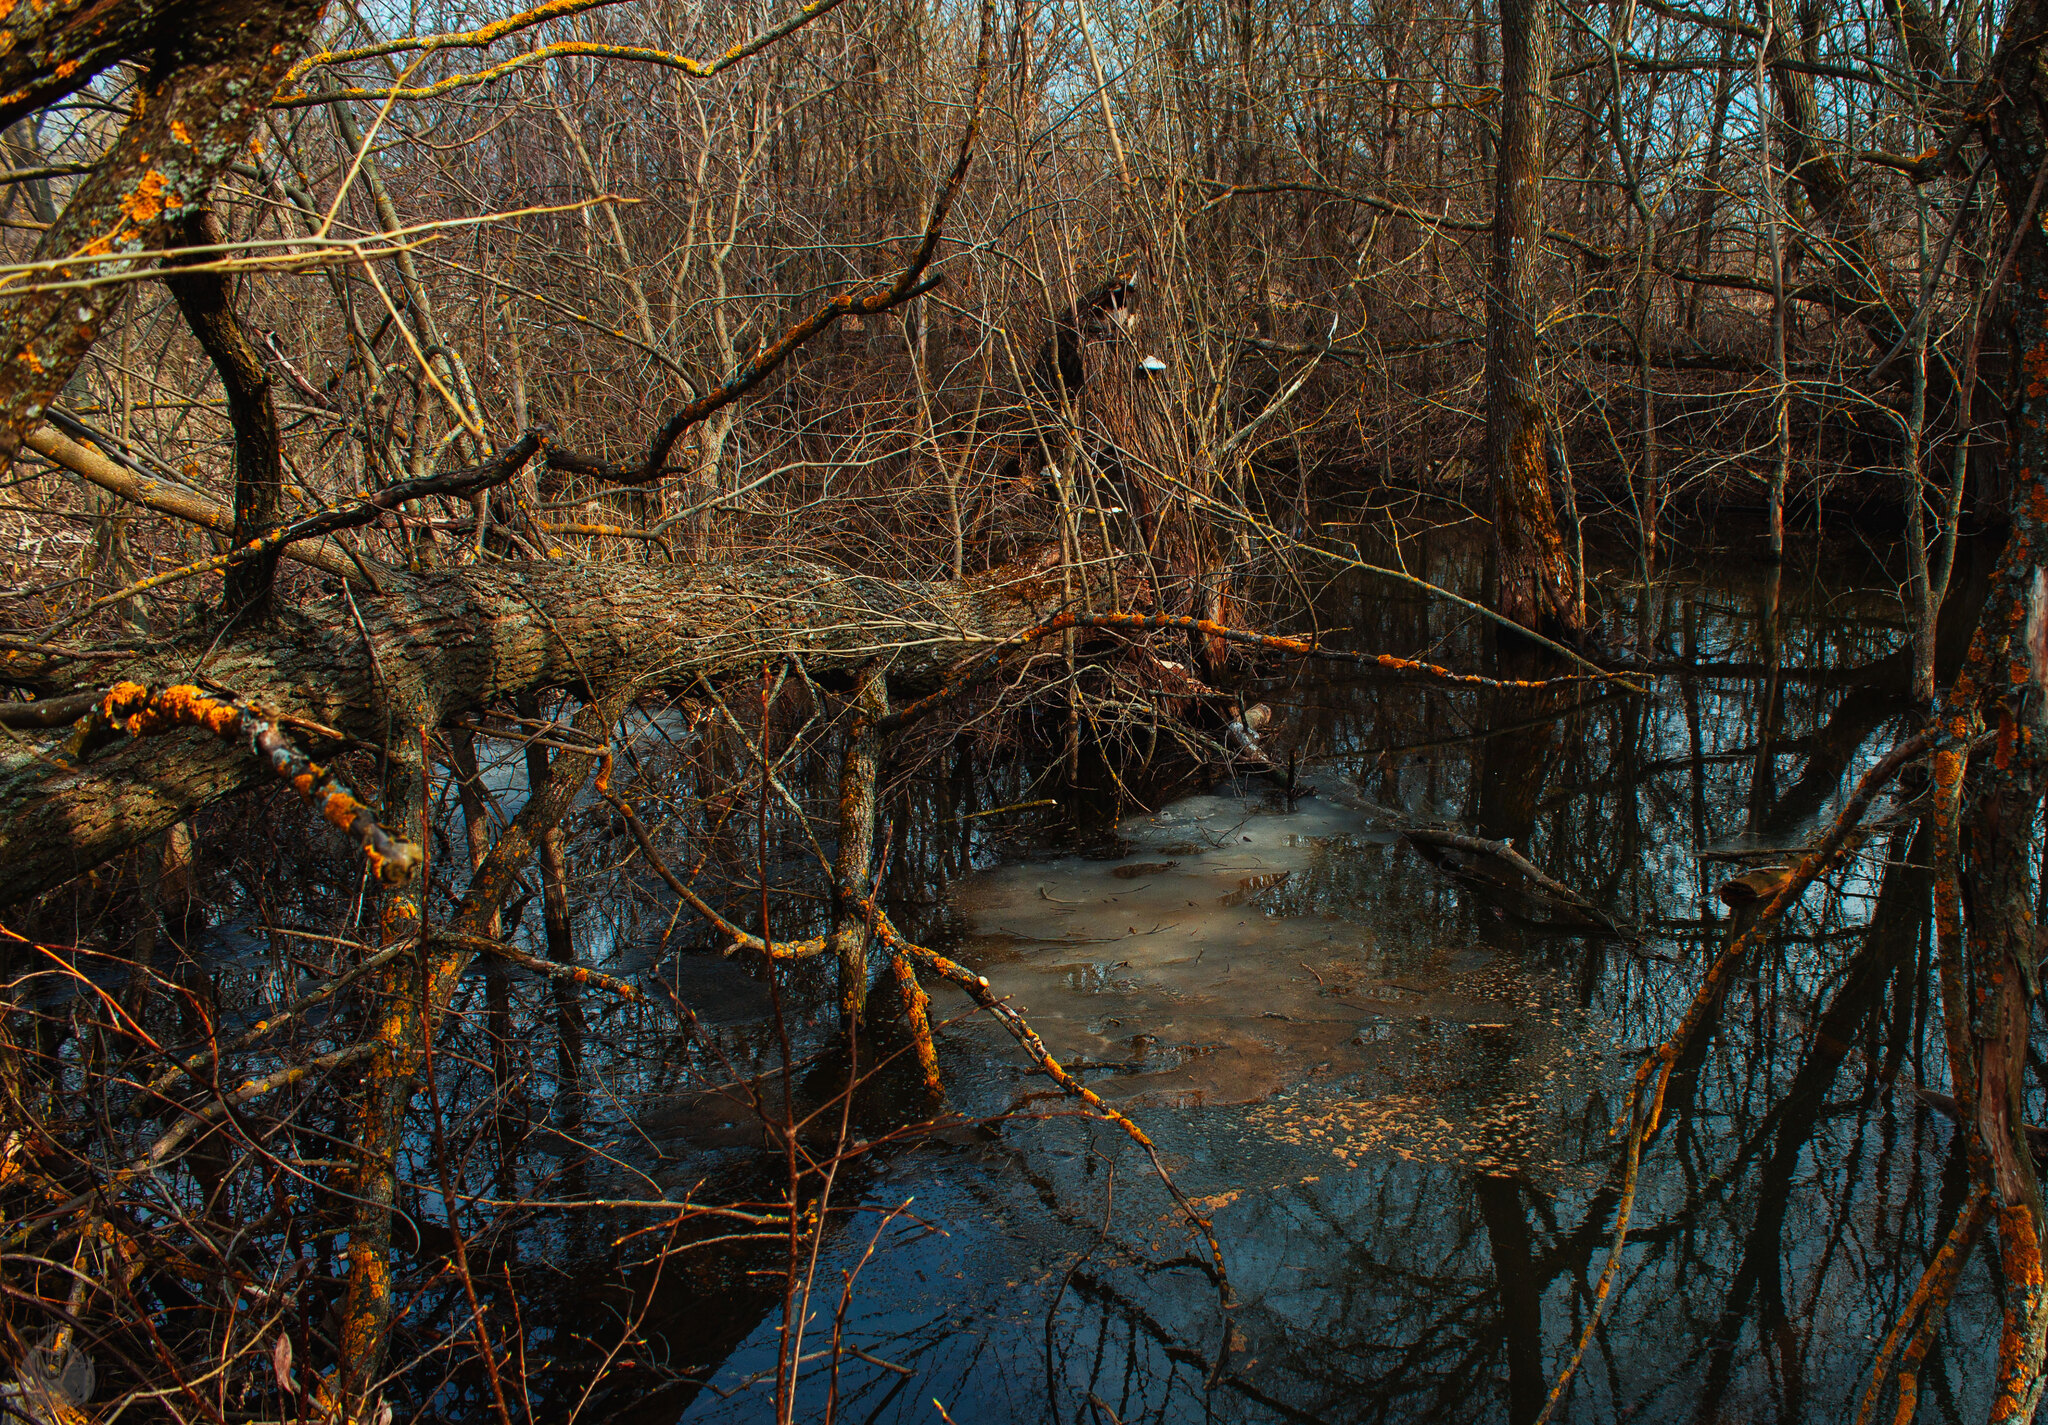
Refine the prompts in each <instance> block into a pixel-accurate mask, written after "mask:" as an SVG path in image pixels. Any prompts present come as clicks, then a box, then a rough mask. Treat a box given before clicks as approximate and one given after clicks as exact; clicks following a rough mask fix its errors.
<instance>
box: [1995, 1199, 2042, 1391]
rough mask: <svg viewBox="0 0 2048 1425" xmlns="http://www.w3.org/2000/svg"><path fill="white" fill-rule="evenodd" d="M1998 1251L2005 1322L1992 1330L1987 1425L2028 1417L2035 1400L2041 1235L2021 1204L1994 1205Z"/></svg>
mask: <svg viewBox="0 0 2048 1425" xmlns="http://www.w3.org/2000/svg"><path fill="white" fill-rule="evenodd" d="M1998 1255H1999V1261H2000V1265H2001V1266H2002V1267H2003V1268H2004V1274H2005V1290H2006V1304H2005V1322H2004V1325H2003V1328H2002V1329H2001V1330H2000V1331H1999V1333H1998V1395H1997V1396H1996V1398H1994V1399H1993V1400H1992V1402H1991V1411H1990V1415H1989V1419H1990V1420H1991V1421H1992V1425H1999V1422H2001V1421H2007V1420H2015V1421H2016V1420H2031V1419H2033V1418H2034V1407H2035V1405H2036V1404H2038V1403H2039V1401H2040V1398H2041V1346H2042V1337H2043V1327H2044V1319H2048V1303H2044V1302H2043V1300H2042V1281H2041V1239H2040V1236H2039V1234H2038V1232H2037V1231H2036V1230H2035V1223H2034V1214H2033V1212H2032V1211H2031V1210H2030V1209H2029V1208H2028V1207H2027V1205H2026V1204H2025V1203H2024V1202H2018V1203H2000V1204H1999V1206H1998Z"/></svg>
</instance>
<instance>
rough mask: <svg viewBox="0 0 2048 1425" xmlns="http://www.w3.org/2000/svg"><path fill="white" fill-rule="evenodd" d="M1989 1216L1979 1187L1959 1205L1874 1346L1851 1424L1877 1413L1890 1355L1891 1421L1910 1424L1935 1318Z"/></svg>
mask: <svg viewBox="0 0 2048 1425" xmlns="http://www.w3.org/2000/svg"><path fill="white" fill-rule="evenodd" d="M1990 1215H1991V1195H1990V1194H1989V1193H1988V1192H1986V1191H1985V1190H1984V1189H1983V1188H1982V1187H1981V1186H1980V1187H1978V1188H1976V1189H1975V1190H1974V1191H1972V1192H1971V1194H1970V1200H1969V1201H1968V1202H1966V1203H1964V1204H1963V1210H1962V1211H1961V1212H1959V1213H1958V1214H1956V1221H1955V1225H1954V1226H1953V1227H1951V1228H1950V1229H1949V1234H1948V1237H1947V1239H1946V1240H1945V1241H1944V1242H1943V1243H1942V1244H1941V1250H1940V1251H1939V1252H1936V1253H1935V1254H1934V1260H1933V1261H1931V1262H1929V1263H1928V1264H1927V1270H1926V1271H1924V1272H1922V1273H1921V1274H1920V1283H1919V1285H1918V1286H1916V1287H1915V1288H1914V1289H1913V1295H1912V1297H1911V1298H1910V1299H1908V1300H1907V1302H1906V1309H1905V1310H1903V1311H1901V1312H1900V1313H1899V1319H1898V1320H1897V1321H1895V1322H1893V1323H1892V1329H1891V1331H1890V1333H1889V1334H1887V1335H1886V1336H1885V1338H1884V1344H1883V1345H1882V1346H1880V1347H1879V1348H1878V1352H1877V1360H1876V1362H1875V1363H1874V1364H1873V1365H1872V1366H1871V1368H1870V1384H1869V1385H1867V1386H1865V1387H1864V1390H1863V1404H1862V1405H1861V1406H1860V1407H1859V1408H1858V1409H1857V1411H1856V1425H1869V1422H1870V1421H1871V1420H1872V1419H1873V1418H1874V1416H1875V1412H1876V1410H1877V1402H1878V1397H1879V1394H1880V1393H1881V1392H1882V1391H1883V1389H1884V1382H1885V1377H1886V1375H1888V1374H1889V1373H1890V1370H1891V1363H1892V1360H1893V1358H1894V1357H1895V1356H1896V1357H1897V1359H1898V1361H1899V1407H1898V1413H1897V1416H1896V1419H1897V1420H1899V1421H1901V1422H1905V1423H1906V1425H1911V1421H1912V1419H1913V1410H1914V1406H1915V1404H1916V1402H1917V1401H1918V1398H1919V1379H1920V1362H1921V1361H1922V1360H1924V1359H1925V1358H1926V1356H1927V1352H1928V1349H1929V1348H1930V1347H1931V1346H1932V1345H1933V1344H1934V1338H1935V1335H1936V1333H1937V1331H1938V1330H1939V1328H1940V1325H1941V1318H1942V1314H1943V1312H1944V1310H1945V1309H1946V1307H1947V1305H1948V1298H1949V1293H1951V1292H1952V1291H1954V1290H1955V1285H1956V1279H1957V1278H1958V1277H1960V1276H1961V1275H1962V1272H1963V1263H1964V1261H1965V1260H1967V1258H1968V1257H1969V1253H1970V1248H1971V1247H1972V1246H1973V1245H1974V1244H1975V1243H1976V1241H1977V1234H1978V1233H1979V1232H1981V1231H1983V1230H1984V1223H1985V1221H1986V1219H1988V1218H1989V1217H1990ZM1916 1319H1917V1320H1918V1322H1919V1328H1918V1329H1917V1330H1916V1331H1914V1333H1913V1338H1912V1342H1911V1344H1909V1345H1908V1346H1907V1347H1906V1349H1905V1352H1904V1354H1903V1355H1901V1354H1899V1350H1898V1347H1899V1341H1900V1339H1901V1338H1902V1337H1903V1336H1904V1334H1905V1332H1906V1331H1907V1329H1908V1328H1910V1327H1912V1326H1913V1324H1914V1322H1915V1320H1916Z"/></svg>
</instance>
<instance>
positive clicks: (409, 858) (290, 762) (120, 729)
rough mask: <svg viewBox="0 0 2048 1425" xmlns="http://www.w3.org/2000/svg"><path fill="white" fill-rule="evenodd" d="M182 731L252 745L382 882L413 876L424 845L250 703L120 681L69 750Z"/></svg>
mask: <svg viewBox="0 0 2048 1425" xmlns="http://www.w3.org/2000/svg"><path fill="white" fill-rule="evenodd" d="M183 727H193V728H198V729H200V730H201V731H203V732H209V733H212V734H213V735H214V736H215V737H218V738H220V739H221V740H222V741H223V742H235V741H244V742H246V744H247V746H248V749H249V751H250V752H251V753H252V754H254V755H255V756H257V757H260V758H262V759H263V761H264V763H265V764H266V765H268V766H269V768H270V769H271V771H273V772H275V773H276V774H277V775H278V776H279V777H280V778H282V779H283V780H284V781H286V782H288V783H290V784H291V787H292V789H293V790H294V791H296V792H297V793H298V794H299V795H300V796H301V797H304V798H305V799H306V802H307V803H308V804H309V805H311V806H313V807H315V808H316V809H317V810H318V812H319V814H320V817H321V819H322V820H324V821H326V822H327V823H328V824H330V825H332V826H334V827H336V828H337V829H339V830H340V831H342V832H344V833H346V834H347V836H348V837H349V839H350V840H351V841H353V842H355V844H356V846H357V847H358V849H360V850H361V851H362V853H363V855H364V857H365V858H366V859H367V860H368V861H369V863H370V870H371V872H372V874H374V875H375V876H376V877H377V879H378V880H379V881H380V882H382V883H383V884H384V885H386V886H391V887H399V886H403V885H405V884H406V883H407V882H408V881H410V880H411V879H412V874H413V871H414V869H415V868H416V867H418V865H419V862H420V849H419V847H417V846H415V845H413V843H411V842H410V841H405V840H402V839H400V838H398V837H395V836H393V835H391V834H390V833H389V832H388V831H386V830H385V829H384V827H383V826H382V825H381V824H379V822H378V820H377V814H376V813H375V812H374V811H373V810H371V808H370V807H369V806H368V805H367V804H366V803H365V802H364V801H363V800H362V799H361V798H360V797H358V796H357V795H356V794H355V793H354V792H353V791H351V790H350V789H349V787H348V784H347V783H345V782H343V781H342V780H341V779H340V778H339V777H337V776H336V775H335V774H334V771H333V770H332V769H331V768H328V767H324V766H322V765H321V764H319V763H317V762H315V761H313V760H312V759H311V758H310V757H308V756H307V755H306V753H305V752H304V751H303V750H302V749H301V748H300V747H299V745H298V744H297V743H295V742H293V741H292V739H291V738H290V737H289V736H288V735H287V734H286V733H285V732H284V731H283V729H281V728H279V727H278V726H277V725H276V724H275V723H274V722H272V721H271V720H270V719H269V718H268V717H266V716H265V715H264V714H263V713H262V712H261V711H259V710H258V709H257V708H255V707H253V706H251V705H249V704H246V703H242V702H238V701H235V700H233V699H229V698H220V697H215V696H214V695H213V694H211V693H208V692H207V691H205V690H204V689H203V688H198V687H195V686H193V685H192V684H190V683H178V684H174V685H172V686H171V687H168V688H162V689H159V690H157V691H156V692H151V691H150V690H149V688H148V687H146V686H145V685H143V684H141V683H135V682H120V683H116V684H115V685H114V686H113V687H112V688H111V689H109V690H108V692H107V695H106V696H105V697H104V698H101V699H100V701H99V704H98V706H96V707H95V708H94V709H93V711H92V713H91V714H90V715H89V716H87V717H86V718H84V719H82V720H81V721H80V722H79V725H78V730H77V731H76V732H74V733H73V734H72V736H71V738H70V740H69V742H68V743H67V744H66V750H67V751H68V752H70V753H71V755H73V756H76V757H78V758H80V759H83V758H85V757H88V756H90V755H91V754H92V753H93V752H94V751H96V750H97V749H98V748H100V747H103V746H105V745H106V744H107V743H108V742H111V741H113V740H114V739H116V738H118V737H120V736H121V735H123V734H126V735H127V736H129V737H154V736H158V735H160V734H163V733H166V732H172V731H175V730H177V729H178V728H183Z"/></svg>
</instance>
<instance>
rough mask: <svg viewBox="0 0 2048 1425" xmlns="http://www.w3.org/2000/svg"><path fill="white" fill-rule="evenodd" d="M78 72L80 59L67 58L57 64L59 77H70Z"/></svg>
mask: <svg viewBox="0 0 2048 1425" xmlns="http://www.w3.org/2000/svg"><path fill="white" fill-rule="evenodd" d="M76 73H78V61H77V60H75V59H67V60H65V61H64V62H63V63H62V64H60V65H58V66H57V77H58V78H59V79H69V78H70V77H71V76H72V75H74V74H76Z"/></svg>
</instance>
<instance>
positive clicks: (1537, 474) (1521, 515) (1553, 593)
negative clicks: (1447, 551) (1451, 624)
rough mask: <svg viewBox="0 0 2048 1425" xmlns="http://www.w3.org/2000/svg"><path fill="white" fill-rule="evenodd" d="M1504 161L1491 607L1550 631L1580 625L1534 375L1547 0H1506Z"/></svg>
mask: <svg viewBox="0 0 2048 1425" xmlns="http://www.w3.org/2000/svg"><path fill="white" fill-rule="evenodd" d="M1500 37H1501V43H1500V50H1501V71H1500V78H1501V82H1500V91H1501V93H1500V150H1499V152H1500V158H1499V162H1498V164H1497V165H1496V167H1495V170H1494V210H1493V261H1492V267H1491V272H1490V278H1489V281H1488V283H1487V289H1486V454H1487V464H1488V476H1489V479H1490V480H1491V481H1492V486H1493V548H1494V559H1495V578H1496V588H1495V596H1494V606H1495V607H1496V608H1498V609H1499V610H1500V611H1501V612H1502V613H1504V614H1506V615H1507V616H1508V617H1509V618H1512V619H1514V620H1516V621H1517V622H1518V623H1522V624H1525V625H1527V626H1528V627H1530V628H1534V629H1538V630H1540V631H1542V632H1546V633H1564V634H1572V633H1576V632H1578V631H1579V629H1580V627H1581V624H1582V619H1581V617H1580V612H1579V609H1578V606H1577V604H1576V601H1575V600H1574V599H1573V598H1572V577H1571V568H1570V566H1569V564H1568V563H1567V561H1566V559H1565V553H1564V540H1563V538H1562V536H1561V535H1560V534H1559V533H1558V527H1557V512H1556V510H1555V508H1554V507H1553V505H1552V503H1551V498H1550V468H1549V459H1548V455H1547V451H1546V448H1545V447H1546V441H1545V432H1546V428H1547V420H1546V417H1545V413H1544V406H1543V390H1542V386H1541V383H1540V380H1539V378H1538V375H1537V371H1536V351H1537V342H1536V264H1537V260H1538V258H1539V256H1540V254H1541V252H1542V244H1543V179H1544V173H1545V162H1544V149H1543V125H1544V115H1545V111H1546V109H1547V108H1548V99H1549V90H1550V60H1551V45H1552V41H1551V20H1550V7H1549V3H1548V0H1503V3H1502V5H1501V24H1500Z"/></svg>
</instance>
